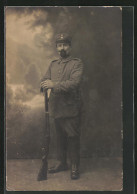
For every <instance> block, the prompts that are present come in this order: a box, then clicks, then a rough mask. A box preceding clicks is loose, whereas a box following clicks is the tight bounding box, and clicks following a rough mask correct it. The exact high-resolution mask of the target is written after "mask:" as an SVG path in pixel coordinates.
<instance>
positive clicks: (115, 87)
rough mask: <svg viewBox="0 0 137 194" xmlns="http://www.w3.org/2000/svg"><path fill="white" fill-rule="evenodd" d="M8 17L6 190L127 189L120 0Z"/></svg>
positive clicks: (23, 10)
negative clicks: (124, 152) (125, 177)
mask: <svg viewBox="0 0 137 194" xmlns="http://www.w3.org/2000/svg"><path fill="white" fill-rule="evenodd" d="M4 19H5V82H6V87H5V90H6V93H5V94H6V105H5V107H6V137H5V139H6V190H7V191H122V190H123V115H122V114H123V100H122V96H123V94H122V91H123V90H122V7H120V6H110V7H109V6H97V7H96V6H88V7H87V6H42V7H40V6H34V7H33V6H18V7H16V6H7V7H5V11H4Z"/></svg>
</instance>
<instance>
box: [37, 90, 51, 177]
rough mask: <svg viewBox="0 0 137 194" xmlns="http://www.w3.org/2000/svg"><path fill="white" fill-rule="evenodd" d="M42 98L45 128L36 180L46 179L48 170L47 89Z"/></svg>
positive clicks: (48, 127)
mask: <svg viewBox="0 0 137 194" xmlns="http://www.w3.org/2000/svg"><path fill="white" fill-rule="evenodd" d="M44 100H45V129H44V131H43V142H42V164H41V167H40V170H39V173H38V177H37V181H42V180H46V179H47V171H48V161H47V158H48V153H49V144H50V125H49V112H48V94H47V89H46V90H45V91H44Z"/></svg>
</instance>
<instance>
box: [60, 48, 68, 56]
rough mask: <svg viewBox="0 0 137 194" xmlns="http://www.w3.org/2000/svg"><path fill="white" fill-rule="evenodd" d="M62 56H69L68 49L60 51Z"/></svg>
mask: <svg viewBox="0 0 137 194" xmlns="http://www.w3.org/2000/svg"><path fill="white" fill-rule="evenodd" d="M60 56H61V57H67V53H66V51H65V50H64V49H62V50H61V51H60Z"/></svg>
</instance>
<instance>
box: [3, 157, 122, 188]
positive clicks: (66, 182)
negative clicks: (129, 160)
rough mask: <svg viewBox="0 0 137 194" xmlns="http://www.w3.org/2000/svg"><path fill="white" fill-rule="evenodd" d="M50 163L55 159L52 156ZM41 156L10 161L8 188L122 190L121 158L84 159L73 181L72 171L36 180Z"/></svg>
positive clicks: (7, 173) (7, 178)
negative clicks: (78, 174)
mask: <svg viewBox="0 0 137 194" xmlns="http://www.w3.org/2000/svg"><path fill="white" fill-rule="evenodd" d="M48 161H49V166H52V165H53V164H54V163H55V161H54V160H53V159H49V160H48ZM40 164H41V160H39V159H33V160H31V159H16V160H7V167H6V190H8V191H63V190H64V191H78V190H82V191H83V190H87V191H120V190H122V182H123V177H122V174H123V173H122V159H121V158H112V157H111V158H82V159H81V166H80V172H81V174H80V179H78V180H71V179H70V170H68V171H64V172H59V173H56V174H48V180H45V181H40V182H38V181H37V174H38V171H39V168H40Z"/></svg>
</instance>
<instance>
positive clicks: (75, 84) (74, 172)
mask: <svg viewBox="0 0 137 194" xmlns="http://www.w3.org/2000/svg"><path fill="white" fill-rule="evenodd" d="M56 49H57V52H58V54H59V55H60V58H59V59H57V60H54V61H52V62H51V64H50V66H49V69H48V71H47V72H46V74H45V76H44V77H43V79H42V81H41V88H42V89H51V93H50V97H49V114H50V116H52V117H53V118H54V121H55V127H56V134H57V160H58V162H57V165H55V166H54V167H52V168H49V170H48V171H49V173H56V172H60V171H64V170H67V169H68V165H67V149H68V150H69V155H70V160H71V179H78V178H79V164H80V126H79V125H80V108H81V96H80V85H81V79H82V73H83V64H82V62H81V60H80V59H78V58H72V57H71V55H70V53H71V37H70V36H69V35H68V34H64V33H63V34H58V35H57V37H56Z"/></svg>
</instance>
